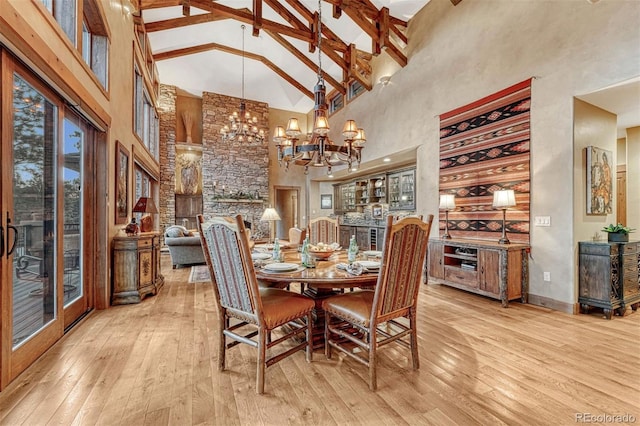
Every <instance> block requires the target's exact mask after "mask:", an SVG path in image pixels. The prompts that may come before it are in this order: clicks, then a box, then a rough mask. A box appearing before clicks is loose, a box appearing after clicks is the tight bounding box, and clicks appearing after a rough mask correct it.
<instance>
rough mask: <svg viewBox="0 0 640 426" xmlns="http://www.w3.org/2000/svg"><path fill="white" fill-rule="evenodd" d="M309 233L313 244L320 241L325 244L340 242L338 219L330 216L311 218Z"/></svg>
mask: <svg viewBox="0 0 640 426" xmlns="http://www.w3.org/2000/svg"><path fill="white" fill-rule="evenodd" d="M307 235H308V236H309V243H311V244H318V243H320V242H322V243H325V244H332V243H339V242H340V232H339V225H338V219H332V218H330V217H317V218H315V219H311V220H310V221H309V226H308V228H307Z"/></svg>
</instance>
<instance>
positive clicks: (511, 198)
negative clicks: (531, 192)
mask: <svg viewBox="0 0 640 426" xmlns="http://www.w3.org/2000/svg"><path fill="white" fill-rule="evenodd" d="M515 205H516V196H515V194H514V192H513V189H504V190H501V191H495V192H494V193H493V208H494V209H501V210H502V238H500V240H499V241H498V242H499V243H500V244H509V239H508V238H507V222H506V218H507V209H508V208H509V207H513V206H515Z"/></svg>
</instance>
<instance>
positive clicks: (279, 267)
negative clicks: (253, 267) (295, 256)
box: [262, 263, 300, 272]
mask: <svg viewBox="0 0 640 426" xmlns="http://www.w3.org/2000/svg"><path fill="white" fill-rule="evenodd" d="M299 267H300V265H298V264H295V263H267V264H266V265H264V266H263V267H262V269H263V270H264V271H267V272H293V271H296V270H297V269H298V268H299Z"/></svg>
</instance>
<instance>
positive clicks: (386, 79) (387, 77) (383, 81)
mask: <svg viewBox="0 0 640 426" xmlns="http://www.w3.org/2000/svg"><path fill="white" fill-rule="evenodd" d="M378 81H380V84H382V85H383V86H386V85H387V84H389V82H390V81H391V76H390V75H383V76H382V77H380V80H378Z"/></svg>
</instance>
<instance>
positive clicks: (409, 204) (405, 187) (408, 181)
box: [388, 168, 416, 210]
mask: <svg viewBox="0 0 640 426" xmlns="http://www.w3.org/2000/svg"><path fill="white" fill-rule="evenodd" d="M415 174H416V170H415V168H412V169H407V170H403V171H399V172H396V173H390V174H389V175H388V181H389V183H388V193H389V195H388V201H389V210H414V209H415V208H416V202H415V199H416V192H415Z"/></svg>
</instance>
